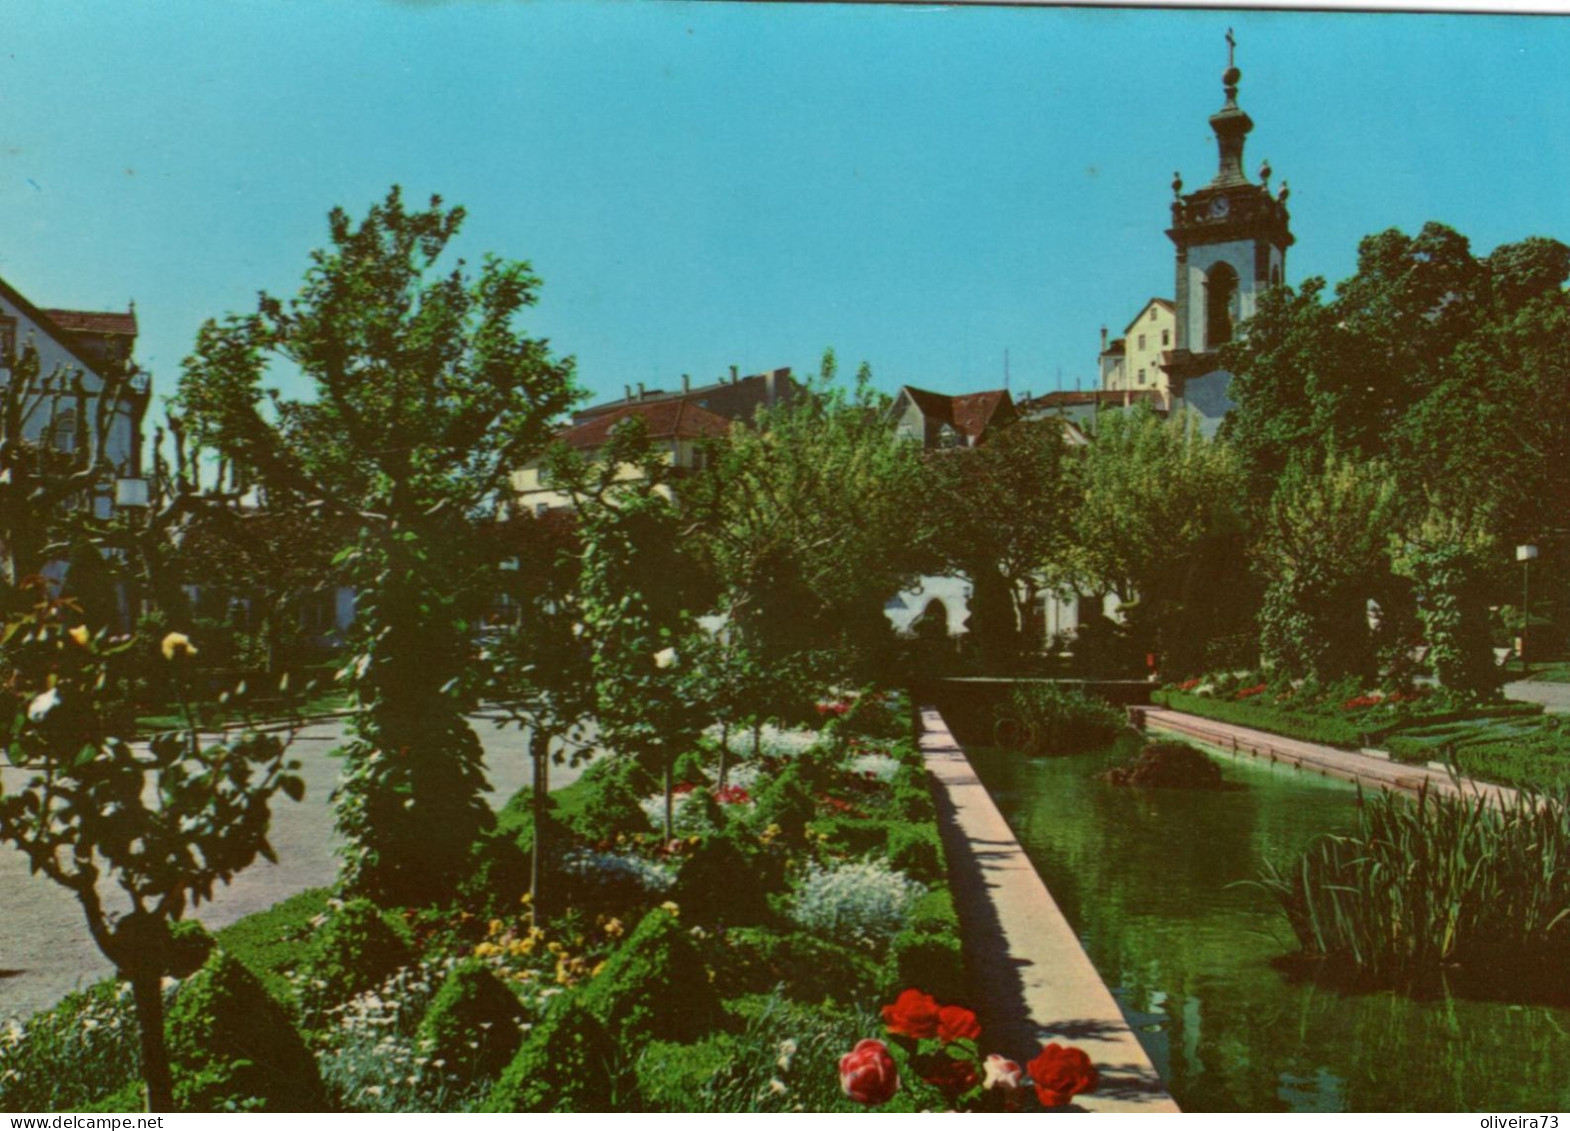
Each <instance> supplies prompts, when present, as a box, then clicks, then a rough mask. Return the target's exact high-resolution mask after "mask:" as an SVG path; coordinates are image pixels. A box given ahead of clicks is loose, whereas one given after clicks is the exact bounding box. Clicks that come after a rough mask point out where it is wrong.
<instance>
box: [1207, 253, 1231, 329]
mask: <svg viewBox="0 0 1570 1131" xmlns="http://www.w3.org/2000/svg"><path fill="white" fill-rule="evenodd" d="M1236 319H1237V272H1236V271H1234V270H1233V269H1232V265H1231V264H1229V263H1217V264H1216V265H1215V266H1214V267H1212V268H1211V269H1210V272H1209V274H1207V275H1206V276H1205V348H1206V349H1207V350H1213V349H1215V348H1216V347H1217V346H1222V345H1225V344H1226V343H1227V342H1230V341H1231V340H1232V329H1233V327H1234V326H1235V325H1236Z"/></svg>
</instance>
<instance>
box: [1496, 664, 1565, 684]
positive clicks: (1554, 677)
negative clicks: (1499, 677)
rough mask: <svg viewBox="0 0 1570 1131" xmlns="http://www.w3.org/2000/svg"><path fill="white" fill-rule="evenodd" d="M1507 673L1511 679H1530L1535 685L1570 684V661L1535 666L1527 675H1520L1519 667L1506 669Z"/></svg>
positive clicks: (1532, 666)
mask: <svg viewBox="0 0 1570 1131" xmlns="http://www.w3.org/2000/svg"><path fill="white" fill-rule="evenodd" d="M1505 671H1506V672H1508V673H1509V675H1510V678H1511V679H1529V680H1531V681H1533V682H1534V683H1570V660H1555V661H1553V662H1552V663H1548V664H1533V665H1531V667H1530V668H1529V669H1528V671H1527V673H1526V674H1525V675H1520V674H1518V673H1519V671H1520V669H1519V667H1510V668H1506V669H1505Z"/></svg>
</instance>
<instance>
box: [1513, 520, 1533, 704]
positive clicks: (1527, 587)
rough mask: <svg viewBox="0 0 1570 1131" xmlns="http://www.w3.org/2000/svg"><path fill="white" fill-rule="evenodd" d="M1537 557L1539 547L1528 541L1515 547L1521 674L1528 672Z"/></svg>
mask: <svg viewBox="0 0 1570 1131" xmlns="http://www.w3.org/2000/svg"><path fill="white" fill-rule="evenodd" d="M1535 557H1537V547H1536V546H1534V545H1532V544H1531V543H1527V544H1525V545H1522V546H1517V547H1516V548H1515V560H1516V561H1518V562H1520V563H1521V674H1522V675H1525V674H1526V673H1527V660H1526V630H1527V625H1528V623H1530V621H1531V619H1532V611H1531V610H1532V559H1533V558H1535Z"/></svg>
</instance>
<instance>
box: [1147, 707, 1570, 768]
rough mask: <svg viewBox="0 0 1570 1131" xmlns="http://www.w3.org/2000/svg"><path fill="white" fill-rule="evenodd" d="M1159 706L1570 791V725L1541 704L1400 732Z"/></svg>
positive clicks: (1427, 720) (1321, 718)
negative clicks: (1367, 746) (1543, 709)
mask: <svg viewBox="0 0 1570 1131" xmlns="http://www.w3.org/2000/svg"><path fill="white" fill-rule="evenodd" d="M1151 699H1152V700H1153V701H1154V702H1157V703H1161V704H1164V705H1166V706H1169V707H1171V708H1172V709H1173V710H1176V711H1184V712H1187V713H1189V714H1193V715H1199V716H1201V717H1203V718H1210V719H1215V720H1217V721H1219V722H1227V723H1234V724H1236V725H1238V726H1247V727H1254V728H1256V729H1258V730H1263V731H1269V732H1270V733H1272V734H1280V735H1283V736H1285V737H1287V738H1296V739H1299V740H1301V741H1305V742H1317V743H1321V744H1323V745H1326V746H1339V747H1342V748H1344V749H1356V748H1358V747H1359V746H1361V745H1363V744H1364V742H1363V740H1364V739H1365V738H1366V739H1367V740H1368V741H1369V742H1370V743H1371V744H1373V745H1376V746H1379V747H1381V748H1383V749H1385V750H1388V751H1389V752H1390V755H1391V757H1392V758H1394V759H1395V760H1397V761H1400V762H1411V763H1419V764H1421V763H1425V762H1450V761H1452V760H1453V761H1454V763H1455V766H1456V768H1457V770H1458V771H1459V772H1460V773H1462V774H1464V775H1466V776H1468V777H1472V778H1477V779H1479V780H1482V781H1491V782H1498V783H1499V784H1501V785H1510V786H1517V787H1525V788H1528V789H1539V790H1557V789H1560V788H1564V787H1570V718H1566V717H1565V716H1559V715H1544V714H1542V713H1541V708H1539V707H1537V705H1535V704H1520V703H1507V704H1504V705H1495V706H1483V707H1476V708H1471V709H1468V710H1465V711H1450V712H1447V713H1444V714H1430V715H1428V716H1427V717H1424V716H1422V715H1421V714H1419V715H1418V716H1417V717H1415V718H1411V719H1408V720H1406V721H1404V722H1399V723H1396V724H1394V725H1391V724H1389V723H1388V722H1387V723H1386V724H1385V725H1384V726H1382V727H1381V726H1379V725H1378V724H1377V723H1374V722H1372V721H1368V720H1365V721H1359V720H1358V719H1357V718H1356V717H1355V716H1354V717H1352V718H1344V717H1343V718H1337V717H1335V716H1334V715H1333V714H1329V715H1327V714H1324V713H1319V712H1307V711H1304V712H1295V711H1289V710H1285V709H1283V708H1281V707H1278V706H1275V705H1273V704H1270V703H1268V702H1259V701H1255V700H1243V701H1238V700H1233V699H1223V698H1219V697H1209V696H1200V695H1194V694H1191V693H1188V692H1183V691H1177V690H1174V689H1163V690H1161V691H1157V692H1155V693H1154V694H1153V695H1152V696H1151Z"/></svg>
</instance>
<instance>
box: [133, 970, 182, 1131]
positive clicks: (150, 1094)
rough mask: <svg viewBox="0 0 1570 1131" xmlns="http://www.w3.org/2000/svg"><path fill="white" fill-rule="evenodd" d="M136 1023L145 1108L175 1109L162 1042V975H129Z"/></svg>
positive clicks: (172, 1084) (171, 1083)
mask: <svg viewBox="0 0 1570 1131" xmlns="http://www.w3.org/2000/svg"><path fill="white" fill-rule="evenodd" d="M131 993H132V996H133V997H134V998H135V1001H136V1022H137V1027H138V1028H140V1029H141V1031H142V1079H143V1080H144V1081H145V1082H146V1084H147V1110H148V1111H170V1112H172V1111H174V1077H173V1075H172V1074H171V1073H170V1071H169V1050H168V1049H167V1048H166V1047H165V1046H164V994H163V976H162V975H161V974H159V973H158V972H157V971H156V970H144V971H141V972H139V973H138V974H137V975H136V976H135V977H134V978H132V979H131Z"/></svg>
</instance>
